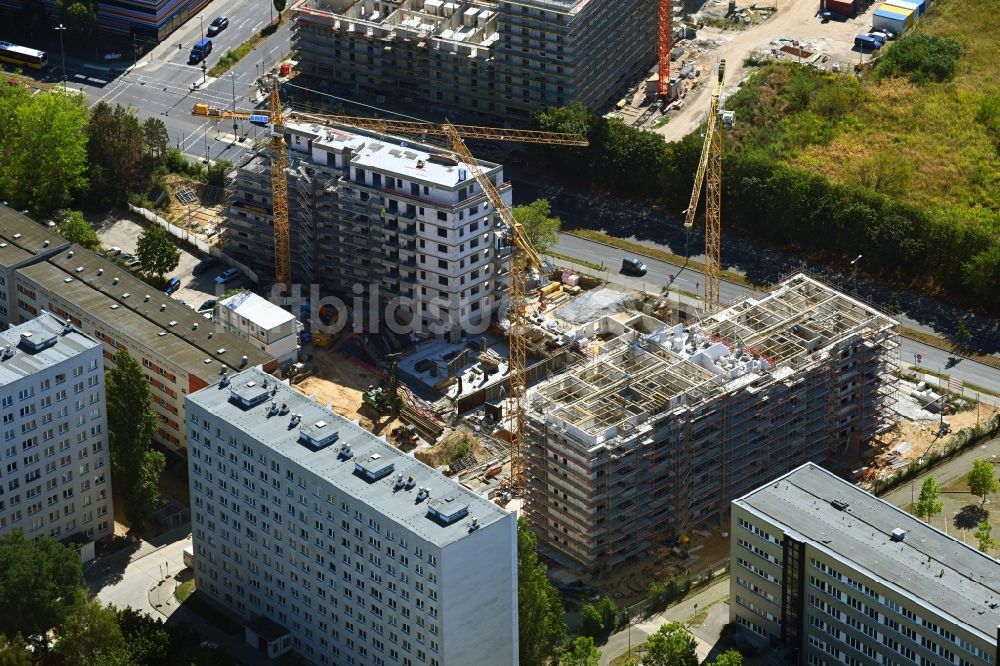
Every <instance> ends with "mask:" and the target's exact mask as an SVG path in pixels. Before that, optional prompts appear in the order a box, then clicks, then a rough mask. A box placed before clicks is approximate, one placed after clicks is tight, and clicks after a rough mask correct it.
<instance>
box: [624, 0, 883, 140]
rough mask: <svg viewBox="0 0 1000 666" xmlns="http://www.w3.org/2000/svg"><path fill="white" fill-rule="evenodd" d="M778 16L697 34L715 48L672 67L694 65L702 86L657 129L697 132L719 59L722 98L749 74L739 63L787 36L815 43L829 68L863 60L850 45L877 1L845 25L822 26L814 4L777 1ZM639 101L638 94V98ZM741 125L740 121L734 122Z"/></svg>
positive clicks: (668, 135) (676, 135) (668, 134)
mask: <svg viewBox="0 0 1000 666" xmlns="http://www.w3.org/2000/svg"><path fill="white" fill-rule="evenodd" d="M749 4H750V3H749V2H747V0H740V1H739V2H737V5H738V6H740V7H745V6H748V5H749ZM774 4H775V5H776V6H777V9H778V11H777V13H776V14H774V15H773V16H772V17H771V18H770V19H768V20H766V21H764V22H763V23H760V24H759V25H755V26H752V27H750V28H748V29H746V30H723V29H719V28H713V27H706V28H702V29H701V30H699V31H698V38H697V39H696V40H693V41H694V42H696V43H697V42H702V43H703V44H705V45H706V46H710V45H711V44H712V43H716V44H718V45H717V46H716V47H715V48H699V50H700V53H698V55H697V56H695V57H691V56H689V55H687V54H685V56H684V57H683V58H682V59H681V60H680V61H678V62H677V63H674V64H672V65H671V68H672V69H675V68H676V69H679V68H680V66H681V64H682V63H683V64H695V65H696V68H697V69H700V70H701V73H702V76H701V81H702V85H698V86H697V87H696V88H694V90H692V91H691V92H690V93H689V94H688V96H687V98H686V99H685V105H684V107H683V108H682V109H681V110H680V111H678V112H672V113H670V114H668V116H667V117H668V118H669V119H670V120H669V122H667V123H666V124H665V125H663V126H661V127H658V128H657V129H656V130H655V131H656V132H657V133H658V134H661V135H662V136H663V137H664V138H665V139H666V140H667V141H677V140H680V139H681V138H683V137H684V136H686V135H687V134H690V133H691V132H693V131H694V130H696V129H697V128H698V125H699V124H701V123H702V122H703V121H704V119H705V114H706V113H708V99H707V96H706V94H705V91H706V90H709V89H710V88H711V86H710V85H705V84H704V83H705V82H709V81H711V80H712V79H711V76H710V75H711V72H712V71H713V70H714V68H715V65H716V63H717V62H718V61H719V60H723V59H724V60H725V61H726V65H727V66H726V73H725V88H724V90H723V96H724V97H725V96H728V95H730V94H732V93H733V91H734V90H735V86H736V85H737V84H738V83H739V82H740V81H741V80H742V79H743V78H744V77H746V76H747V74H748V72H749V70H748V69H747V68H746V67H744V66H743V60H744V59H745V58H746V57H747V55H749V54H750V53H751V52H753V51H756V50H758V49H767V50H770V47H769V44H770V42H771V41H773V40H777V39H779V38H782V37H787V38H790V39H793V40H798V41H800V42H804V43H808V44H810V45H815V46H816V47H817V48H818V50H819V51H822V52H823V53H824V54H826V55H828V56H829V59H828V61H827V62H825V63H822V65H823V66H826V67H829V66H830V65H831V64H832V63H834V62H839V63H842V64H846V65H848V66H849V67H848V68H847V71H850V67H853V66H854V63H856V62H858V59H859V57H860V56H861V54H860V52H859V51H857V50H856V48H855V47H854V36H855V35H856V34H858V33H862V32H867V31H868V30H869V28H870V27H871V20H872V12H873V11H874V10H875V9H876V8H877V7H878V5H879V4H880V3H873V4H872V6H871V7H870V8H869V9H868V11H866V12H865V13H863V14H859V15H858V16H857V17H856V18H853V19H848V20H846V21H829V22H828V23H823V22H822V21H821V20H820V19H819V18H818V17H817V16H816V13H817V11H818V8H819V3H818V2H816V0H776V2H775V3H774ZM870 57H871V56H870V54H864V60H865V61H866V62H867V61H868V60H869V59H870ZM637 97H638V94H637ZM736 121H737V122H739V118H737V119H736Z"/></svg>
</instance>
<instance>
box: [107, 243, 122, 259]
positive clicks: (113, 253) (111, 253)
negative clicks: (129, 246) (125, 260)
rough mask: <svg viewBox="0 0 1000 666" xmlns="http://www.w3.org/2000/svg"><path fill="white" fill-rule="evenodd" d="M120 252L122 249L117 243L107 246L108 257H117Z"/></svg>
mask: <svg viewBox="0 0 1000 666" xmlns="http://www.w3.org/2000/svg"><path fill="white" fill-rule="evenodd" d="M121 253H122V249H121V248H120V247H118V246H117V245H115V246H113V247H109V248H108V256H109V257H117V256H118V255H119V254H121Z"/></svg>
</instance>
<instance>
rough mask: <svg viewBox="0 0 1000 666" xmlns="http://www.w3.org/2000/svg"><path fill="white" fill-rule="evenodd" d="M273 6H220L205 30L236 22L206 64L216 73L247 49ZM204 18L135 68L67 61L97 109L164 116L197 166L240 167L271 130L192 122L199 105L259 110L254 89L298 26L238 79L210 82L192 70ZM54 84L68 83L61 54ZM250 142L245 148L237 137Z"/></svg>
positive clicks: (257, 55)
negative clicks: (222, 162) (226, 59)
mask: <svg viewBox="0 0 1000 666" xmlns="http://www.w3.org/2000/svg"><path fill="white" fill-rule="evenodd" d="M271 7H272V5H271V3H270V2H259V1H254V0H215V2H212V3H211V4H209V5H208V6H207V7H206V8H205V9H204V11H203V12H202V14H201V15H202V16H203V17H204V28H205V30H207V29H208V24H209V23H210V22H211V21H212V19H214V18H215V17H216V16H220V15H225V16H228V17H229V20H230V23H229V27H228V28H226V29H225V30H223V31H222V32H221V33H219V34H218V35H215V36H213V37H212V43H213V49H212V53H211V54H210V55H209V56H208V58H207V60H206V66H207V68H208V69H210V68H211V67H212V65H214V64H215V63H217V62H218V61H219V59H220V58H222V57H223V56H224V55H225V54H226V52H227V51H229V50H230V49H233V48H235V47H237V46H238V45H240V44H242V43H243V42H245V41H246V40H247V39H249V38H250V37H251V36H252V35H254V34H255V33H256V32H258V31H259V30H260V29H261V28H263V27H264V26H266V25H267V24H268V22H269V21H270V20H271V11H272V10H271ZM286 16H287V14H286ZM200 23H201V22H200V21H199V20H198V18H197V17H195V18H192V19H190V20H189V21H188V22H187V23H186V24H184V25H183V26H181V28H180V29H178V30H177V31H176V32H175V33H173V34H172V35H170V37H168V38H167V40H166V41H165V42H164V43H162V44H160V45H158V46H157V47H156V48H154V49H152V50H150V51H149V52H147V53H146V54H144V55H143V56H142V58H140V59H139V61H138V62H137V63H135V64H134V66H133V63H132V61H131V60H127V61H117V62H103V61H101V62H97V61H95V60H94V59H93V58H90V59H81V58H77V57H74V56H73V55H69V54H68V55H67V62H66V70H67V81H68V85H69V86H70V87H71V88H77V89H79V90H81V91H82V92H83V93H84V94H85V95H86V96H87V99H88V102H89V103H90V104H91V105H93V104H96V103H97V102H98V101H102V100H103V101H105V102H108V103H109V104H116V103H117V104H124V105H131V106H133V107H134V108H135V109H136V111H137V112H138V115H139V117H140V118H147V117H156V118H160V119H161V120H163V121H164V123H165V124H166V126H167V132H168V133H169V135H170V141H171V143H172V144H173V145H175V146H178V147H180V148H181V150H182V151H183V152H184V153H186V154H187V155H188V156H189V157H192V158H196V159H205V158H206V156H207V157H208V158H209V159H212V160H215V159H220V158H221V159H227V160H229V161H231V162H236V161H238V160H239V159H240V158H241V157H242V156H243V155H244V154H246V152H247V151H248V150H249V147H250V146H251V145H252V142H253V139H254V138H255V136H256V135H257V134H262V135H263V134H264V133H266V130H262V129H260V128H256V127H252V126H251V125H249V123H242V124H241V125H238V126H237V130H236V133H235V134H234V132H233V126H232V124H231V122H230V121H218V122H216V121H210V120H207V119H206V118H204V117H201V116H193V115H191V108H192V106H193V105H194V104H195V103H198V102H204V103H207V104H210V105H213V106H217V107H223V108H232V107H233V104H234V98H235V105H236V107H237V108H241V109H246V108H253V107H254V106H256V100H255V99H254V93H255V91H256V89H255V87H254V86H253V83H254V81H255V80H256V79H257V77H258V76H259V75H260V74H262V73H264V72H266V71H267V70H269V69H270V68H272V67H274V66H275V65H276V64H278V63H279V62H280V60H281V58H282V57H283V56H285V55H286V54H287V53H288V51H289V47H290V35H291V22H290V21H289V20H288V18H286V19H285V20H284V21H283V22H282V24H281V26H280V27H279V29H278V30H277V31H276V32H275V34H273V35H271V36H270V37H268V38H267V39H266V40H264V41H263V42H261V44H259V45H258V46H257V47H256V49H254V51H253V52H251V53H250V54H248V55H247V56H246V57H244V58H243V59H242V60H241V61H240V62H239V63H237V64H236V66H234V67H233V68H232V69H230V70H229V71H230V73H232V74H233V76H230V74H229V73H227V74H226V75H225V76H223V77H221V78H218V79H213V78H207V79H206V78H205V77H204V75H203V73H202V70H201V66H200V64H196V65H190V64H188V55H189V54H190V52H191V46H192V45H193V44H194V43H195V42H196V41H198V40H199V39H200V38H201V36H202V32H201V25H200ZM49 62H50V67H49V72H48V77H49V79H50V80H58V79H60V78H61V61H60V58H59V53H58V52H51V51H50V59H49ZM236 135H239V136H241V137H242V136H246V137H247V138H246V140H244V141H242V142H241V141H238V140H237V136H236Z"/></svg>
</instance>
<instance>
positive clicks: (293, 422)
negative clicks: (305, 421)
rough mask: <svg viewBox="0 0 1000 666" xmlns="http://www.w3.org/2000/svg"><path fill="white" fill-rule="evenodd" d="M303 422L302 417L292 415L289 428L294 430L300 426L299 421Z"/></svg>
mask: <svg viewBox="0 0 1000 666" xmlns="http://www.w3.org/2000/svg"><path fill="white" fill-rule="evenodd" d="M301 420H302V417H301V416H299V415H298V414H292V420H291V421H289V422H288V426H289V427H290V428H294V427H295V426H297V425H298V424H299V421H301Z"/></svg>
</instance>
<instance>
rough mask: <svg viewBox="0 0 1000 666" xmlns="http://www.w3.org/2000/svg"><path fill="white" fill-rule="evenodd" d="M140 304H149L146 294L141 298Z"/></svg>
mask: <svg viewBox="0 0 1000 666" xmlns="http://www.w3.org/2000/svg"><path fill="white" fill-rule="evenodd" d="M142 302H143V303H149V294H146V295H145V296H143V297H142Z"/></svg>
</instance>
